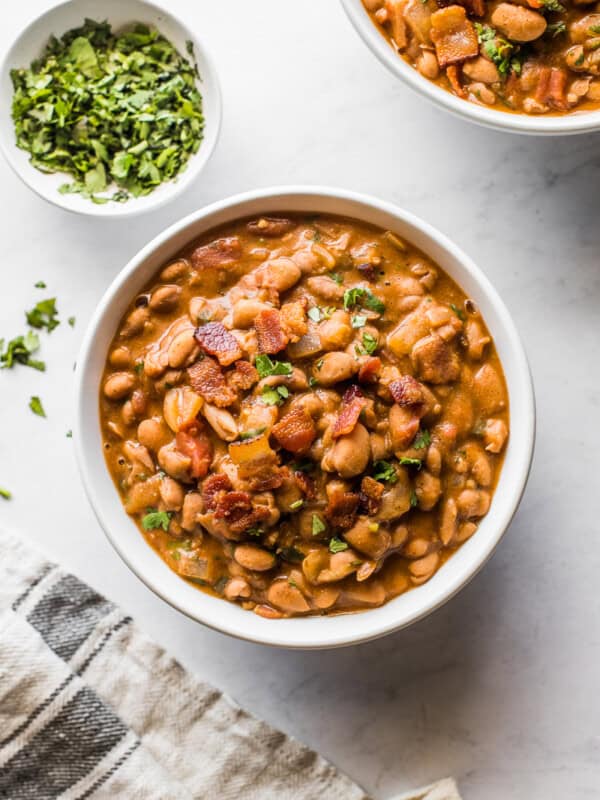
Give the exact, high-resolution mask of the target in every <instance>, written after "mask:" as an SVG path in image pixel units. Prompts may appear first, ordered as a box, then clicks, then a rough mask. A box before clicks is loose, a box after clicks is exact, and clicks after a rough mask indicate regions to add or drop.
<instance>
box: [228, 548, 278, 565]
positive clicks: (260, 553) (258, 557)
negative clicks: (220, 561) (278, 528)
mask: <svg viewBox="0 0 600 800" xmlns="http://www.w3.org/2000/svg"><path fill="white" fill-rule="evenodd" d="M233 557H234V558H235V560H236V561H237V563H238V564H239V565H240V566H241V567H244V569H248V570H250V571H251V572H267V571H268V570H270V569H273V567H274V566H275V563H276V558H275V556H274V555H273V553H269V551H268V550H263V548H262V547H258V546H257V545H255V544H239V545H238V546H237V547H236V548H235V550H234V553H233Z"/></svg>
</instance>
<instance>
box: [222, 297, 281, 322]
mask: <svg viewBox="0 0 600 800" xmlns="http://www.w3.org/2000/svg"><path fill="white" fill-rule="evenodd" d="M271 308H273V306H271V305H269V304H268V303H262V302H261V301H260V300H256V299H255V298H249V299H241V300H238V301H237V303H235V304H234V306H233V308H232V317H231V319H232V322H233V327H234V328H251V327H252V326H253V325H254V320H255V319H256V317H257V316H258V315H259V314H260V312H261V311H268V310H269V309H271Z"/></svg>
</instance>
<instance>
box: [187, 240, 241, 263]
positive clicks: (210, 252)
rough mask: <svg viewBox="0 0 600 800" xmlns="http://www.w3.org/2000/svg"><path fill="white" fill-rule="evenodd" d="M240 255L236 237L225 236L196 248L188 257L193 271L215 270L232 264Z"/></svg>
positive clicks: (238, 242)
mask: <svg viewBox="0 0 600 800" xmlns="http://www.w3.org/2000/svg"><path fill="white" fill-rule="evenodd" d="M241 255H242V245H241V243H240V240H239V239H238V237H237V236H227V237H225V238H223V239H215V240H214V242H209V243H208V244H205V245H202V246H201V247H197V248H196V249H195V250H194V252H193V253H192V255H191V256H190V261H191V262H192V266H193V268H194V269H198V270H203V269H216V268H217V267H226V266H228V265H230V264H234V263H235V262H236V261H238V260H239V259H240V257H241Z"/></svg>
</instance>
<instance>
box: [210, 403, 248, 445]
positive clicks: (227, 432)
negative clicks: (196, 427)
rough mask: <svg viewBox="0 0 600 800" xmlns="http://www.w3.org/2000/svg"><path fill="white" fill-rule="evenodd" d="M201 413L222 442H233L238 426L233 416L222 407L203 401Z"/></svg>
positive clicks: (236, 435)
mask: <svg viewBox="0 0 600 800" xmlns="http://www.w3.org/2000/svg"><path fill="white" fill-rule="evenodd" d="M202 414H203V415H204V417H205V418H206V421H207V422H208V424H209V425H210V427H211V428H212V429H213V430H214V432H215V433H216V434H217V436H218V437H219V439H222V440H223V441H224V442H233V441H234V440H235V439H237V437H238V433H239V431H238V426H237V423H236V421H235V419H234V418H233V416H232V415H231V414H230V413H229V411H227V410H226V409H224V408H217V406H213V405H211V404H210V403H205V404H204V406H203V408H202Z"/></svg>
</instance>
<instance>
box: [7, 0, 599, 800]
mask: <svg viewBox="0 0 600 800" xmlns="http://www.w3.org/2000/svg"><path fill="white" fill-rule="evenodd" d="M48 5H50V3H49V2H45V1H44V0H28V2H27V3H21V4H10V5H7V7H6V8H5V9H4V10H3V23H2V26H1V29H0V46H2V48H4V47H5V46H6V45H7V44H8V43H9V41H10V39H11V37H12V36H13V35H14V34H15V33H16V32H17V31H18V30H19V29H20V27H21V26H23V25H24V24H25V23H26V22H27V21H28V20H29V19H30V18H32V17H33V15H34V14H36V13H38V12H39V11H41V10H42V9H43V8H45V7H46V6H48ZM170 5H171V6H172V8H174V9H175V10H176V11H179V13H180V14H182V15H185V16H186V18H187V19H189V20H190V21H192V23H194V25H195V26H196V27H197V29H198V31H199V32H200V33H201V34H202V35H203V36H204V37H206V39H207V40H208V41H210V43H211V44H212V50H213V52H214V56H215V58H216V61H217V67H218V69H219V71H220V75H221V78H222V86H223V92H224V102H225V116H224V127H223V133H222V139H221V142H220V144H219V145H218V148H217V151H216V153H215V155H214V157H213V159H212V161H211V163H210V164H209V167H208V169H207V170H206V172H205V173H204V176H203V178H202V180H201V181H199V182H198V185H197V186H195V187H194V188H193V189H191V190H190V191H188V193H187V194H186V195H184V196H182V197H181V198H180V199H179V200H177V201H176V202H175V203H174V204H173V205H170V206H168V207H167V208H166V209H163V210H161V211H159V212H156V213H154V214H152V215H149V216H146V217H144V218H141V219H134V220H130V221H127V222H126V223H119V222H99V221H95V220H92V219H81V218H76V217H74V216H70V215H68V214H67V213H66V212H63V211H60V210H58V209H55V208H53V207H50V206H48V205H46V204H44V203H43V202H42V201H41V200H38V199H37V198H36V197H35V196H34V195H32V194H31V193H30V191H29V190H28V189H26V188H25V187H24V186H23V185H21V183H20V182H19V181H18V180H17V178H15V177H14V176H13V174H12V173H11V172H10V171H9V169H8V168H7V167H6V165H5V164H4V163H3V162H2V163H0V200H1V210H2V213H1V214H0V236H1V242H2V259H1V260H2V264H1V267H0V269H1V270H2V286H1V289H0V336H2V335H8V336H12V335H15V334H16V333H18V332H20V331H21V329H23V328H24V325H23V309H24V308H26V307H30V306H31V305H32V304H33V302H34V301H36V300H39V299H41V298H42V297H43V296H47V295H48V294H49V293H51V294H53V295H54V294H56V295H57V296H58V305H59V307H60V310H61V312H62V315H63V319H65V318H66V317H67V316H69V315H71V314H76V315H77V325H76V327H75V329H74V330H72V329H71V328H69V327H68V326H67V325H66V324H63V325H61V327H60V328H59V329H57V330H56V331H55V332H54V333H53V334H52V335H51V337H49V338H48V337H43V357H44V358H45V359H46V360H47V362H48V371H47V372H46V373H45V374H43V375H41V374H38V373H37V372H34V371H33V370H27V369H24V368H23V369H16V370H14V371H13V372H8V371H5V372H2V373H0V411H1V415H0V485H4V486H7V487H8V488H10V489H11V490H12V491H13V493H14V499H13V500H12V501H11V502H1V504H0V524H2V525H7V526H10V527H12V528H15V529H17V530H19V531H21V532H22V533H23V536H27V537H29V538H31V539H33V540H35V541H36V542H37V543H38V544H39V545H41V546H42V547H43V548H44V549H45V550H46V551H47V552H48V553H49V554H50V555H51V556H52V557H54V558H56V559H59V560H60V561H62V562H63V563H64V564H65V565H66V566H67V567H68V568H70V569H72V570H74V571H75V572H77V573H78V574H79V575H81V576H82V577H83V578H85V579H87V580H88V581H89V582H91V583H92V584H93V585H94V586H95V587H97V588H98V589H100V590H101V591H102V592H105V593H106V594H107V595H109V596H110V597H111V598H113V599H114V600H116V601H117V602H119V603H120V604H122V606H123V607H125V608H126V609H127V610H128V611H130V612H131V613H132V614H133V615H135V617H137V619H138V620H139V622H140V623H141V624H142V626H143V627H144V628H145V629H146V630H147V631H148V632H149V633H150V634H151V635H152V636H154V637H155V638H156V639H157V640H159V641H160V642H162V643H163V644H164V645H166V646H167V647H168V648H170V650H171V651H172V652H173V653H174V654H176V655H177V656H178V657H179V658H180V659H181V660H182V661H183V663H184V664H186V665H187V666H188V667H191V668H192V669H194V670H195V671H196V672H197V673H198V674H199V675H201V676H203V677H204V678H206V679H208V680H210V681H213V682H214V683H216V684H217V685H219V686H220V687H222V688H223V689H225V690H226V691H227V692H229V693H230V694H231V695H232V696H234V697H235V698H236V699H237V700H238V701H239V702H240V703H242V704H243V705H245V706H246V707H247V708H248V709H250V710H251V711H253V712H255V713H256V714H259V715H260V716H262V717H264V718H266V719H267V720H269V721H270V722H272V723H274V724H275V725H278V726H280V727H282V728H283V729H285V730H286V731H288V732H291V733H293V734H295V735H296V736H298V737H299V738H301V739H302V740H304V741H305V742H307V743H308V744H310V745H311V746H313V747H315V748H318V749H319V750H321V751H322V752H323V753H324V754H325V755H326V756H328V757H329V758H331V759H332V760H333V761H334V762H335V763H337V764H338V765H339V766H340V767H342V768H344V769H345V770H346V771H347V772H349V773H350V774H351V775H352V776H353V777H354V778H356V779H357V780H358V781H359V782H360V783H362V784H363V785H364V786H365V788H366V789H368V790H369V791H371V792H372V793H373V794H374V795H375V796H376V797H377V798H386V797H388V796H389V795H391V794H393V793H394V792H396V791H401V790H403V789H407V788H409V787H411V786H414V785H417V784H420V783H424V782H426V781H429V780H431V779H434V778H436V777H441V776H443V775H446V774H453V775H455V776H456V777H457V778H458V780H459V782H460V785H461V787H462V790H463V792H464V797H465V798H466V800H507V799H508V798H512V800H531V799H532V798H545V799H546V798H547V799H548V800H551V799H553V798H561V799H562V798H569V800H579V799H580V798H581V799H582V800H583V798H598V796H600V702H599V700H598V666H599V662H600V628H599V626H598V613H599V611H600V591H599V588H598V587H599V577H598V576H599V575H600V541H599V538H598V533H599V527H598V518H599V516H600V514H599V511H600V508H599V497H600V491H599V486H598V466H597V465H598V455H599V453H600V426H599V425H598V418H599V404H600V393H599V386H600V384H599V381H598V364H599V363H600V348H599V346H598V341H599V338H600V337H599V334H600V324H599V321H598V320H599V311H598V309H599V306H600V278H599V275H600V265H599V263H598V246H599V245H600V227H599V226H598V210H597V209H598V182H599V180H600V167H599V165H600V136H598V137H594V136H589V137H580V138H571V139H566V138H559V139H554V140H549V139H546V140H542V139H535V138H517V137H513V136H509V135H503V134H498V133H493V132H490V131H488V130H484V129H479V128H476V127H473V126H470V125H468V124H466V123H464V122H461V121H458V120H455V119H453V118H451V117H448V116H446V115H444V114H443V113H442V112H439V111H437V110H436V109H434V108H432V107H430V106H429V105H428V104H426V102H425V101H424V100H422V99H420V98H419V97H417V96H415V95H413V94H412V93H410V92H409V90H408V89H405V88H404V87H403V86H402V85H400V84H399V83H397V82H396V81H395V80H394V79H393V78H392V77H391V76H390V75H388V74H387V72H386V71H385V70H384V69H383V67H381V66H380V64H379V63H378V62H376V60H375V59H374V57H372V56H371V54H370V53H369V52H368V51H367V50H366V49H365V48H364V46H363V45H362V43H361V42H360V41H359V39H358V37H357V36H356V34H355V33H354V31H353V30H352V29H351V28H350V25H349V23H348V22H347V20H346V18H345V17H344V15H343V13H342V11H341V8H340V6H339V5H338V3H337V2H336V1H335V0H306V2H304V3H302V4H301V6H299V5H298V4H292V3H291V2H290V0H283V1H282V0H259V2H255V3H248V2H244V0H230V2H228V3H223V2H220V3H217V2H213V3H209V2H207V0H204V2H192V1H191V0H172V2H171V3H170ZM101 8H102V3H101V2H99V3H98V10H99V15H101ZM289 182H304V183H328V184H333V185H336V184H337V185H340V186H344V187H349V188H355V189H359V190H363V191H367V192H372V193H374V194H378V195H380V196H382V197H384V198H386V199H389V200H393V201H396V202H398V203H399V204H401V205H403V206H405V207H407V208H409V209H410V210H412V211H414V212H416V213H417V214H420V215H422V216H423V217H425V218H426V219H428V220H429V221H430V222H432V223H433V224H434V225H437V226H438V227H440V228H441V229H442V230H443V231H445V232H446V233H448V234H449V235H450V236H452V237H453V238H454V239H455V240H456V241H457V242H458V243H459V244H460V245H461V246H463V247H464V248H465V249H466V250H467V251H468V252H469V253H470V254H471V255H472V256H473V257H474V258H475V259H476V260H477V261H478V262H479V263H480V264H481V266H482V267H483V268H484V269H485V270H486V271H487V273H488V275H489V276H490V278H491V279H492V281H493V282H494V283H495V285H496V287H497V288H498V289H499V290H500V292H501V294H502V295H503V297H504V298H505V300H506V302H507V304H508V306H509V308H510V309H511V311H512V313H513V314H514V317H515V319H516V321H517V324H518V326H519V328H520V330H521V333H522V335H523V338H524V340H525V344H526V347H527V350H528V353H529V356H530V359H531V364H532V369H533V373H534V378H535V382H536V388H537V399H538V411H539V429H538V445H537V455H536V460H535V464H534V469H533V472H532V475H531V480H530V482H529V487H528V491H527V493H526V496H525V499H524V501H523V504H522V506H521V509H520V511H519V513H518V515H517V518H516V520H515V522H514V524H513V525H512V527H511V529H510V531H509V533H508V534H507V536H506V537H505V539H504V541H503V542H502V544H501V546H500V547H499V549H498V551H497V553H496V555H495V556H494V558H493V559H492V561H491V562H490V563H489V564H488V566H487V567H486V568H485V569H484V570H483V571H482V572H481V573H480V575H479V576H478V577H477V578H476V579H475V580H474V581H473V582H472V583H471V585H470V586H469V587H468V588H467V589H465V590H464V591H463V592H462V593H461V594H460V595H459V596H458V597H457V598H455V599H454V600H453V601H452V602H450V603H449V604H448V605H447V606H446V607H445V608H443V609H442V610H440V611H438V612H437V613H436V614H434V615H433V616H432V617H430V618H429V619H428V620H426V621H424V622H422V623H420V624H418V625H416V626H414V627H413V628H412V629H410V630H408V631H405V632H402V633H399V634H397V635H394V636H390V637H388V638H387V639H384V640H380V641H378V642H375V643H373V644H369V645H364V646H360V647H354V648H350V649H347V650H344V651H334V652H321V653H318V652H313V653H304V654H303V653H290V652H284V651H273V650H269V649H266V648H263V647H259V646H253V645H250V644H245V643H241V642H237V641H234V640H232V639H229V638H226V637H224V636H222V635H220V634H217V633H213V632H211V631H208V630H205V629H204V628H202V627H201V626H199V625H197V624H194V623H192V622H190V621H189V620H187V619H185V618H184V617H182V616H181V615H179V614H178V613H176V612H175V611H173V610H171V609H170V608H168V607H167V606H166V605H164V604H163V603H162V602H161V601H159V600H158V599H157V598H155V597H154V596H153V595H152V594H151V593H150V592H149V590H147V589H146V588H145V587H144V586H143V585H142V584H141V583H140V582H139V581H138V580H137V579H136V578H134V577H133V576H132V575H130V574H129V573H128V571H127V569H126V568H125V566H124V565H123V564H122V563H121V562H120V560H119V559H118V557H117V556H116V554H115V553H114V552H113V551H112V549H111V548H110V547H109V545H108V544H107V542H106V541H105V539H104V536H103V534H102V532H101V530H100V529H99V527H98V525H97V523H96V521H95V519H94V517H93V515H92V512H91V510H90V508H89V507H88V504H87V502H86V499H85V497H84V495H83V491H82V489H81V487H80V484H79V479H78V475H77V471H76V467H75V464H74V459H73V454H72V452H71V450H72V448H71V440H70V439H68V438H66V437H65V433H66V431H67V430H68V429H69V428H70V427H71V419H72V411H71V406H72V371H71V370H72V365H73V361H74V359H75V357H76V352H77V348H78V344H79V341H80V338H81V336H82V333H83V330H84V327H85V325H86V322H87V320H88V318H89V316H90V314H91V312H92V310H93V308H94V305H95V303H96V301H97V299H98V298H99V297H100V295H101V293H102V292H103V290H104V289H105V287H106V286H107V285H108V284H109V282H110V281H111V280H112V278H113V277H114V275H115V274H116V273H117V271H118V270H119V269H120V268H121V267H122V266H123V264H124V263H125V262H126V261H127V259H128V258H129V257H130V256H131V255H132V254H133V253H135V251H136V250H137V249H138V248H139V247H140V246H141V245H142V244H144V243H145V242H146V241H147V240H148V239H149V238H150V237H151V236H152V235H154V234H155V233H156V232H158V231H159V230H161V229H162V228H164V227H165V226H166V225H168V224H169V223H171V222H173V221H175V220H176V219H178V218H179V217H180V216H182V215H183V214H186V213H188V212H189V211H192V210H193V209H195V208H197V207H199V206H201V205H202V204H204V203H206V202H208V201H212V200H215V199H218V198H221V197H224V196H227V195H229V194H233V193H235V192H237V191H239V190H243V189H248V188H251V187H255V186H266V185H269V184H277V183H289ZM40 279H43V280H45V281H46V283H47V284H48V291H47V292H41V291H40V290H38V289H34V288H33V284H34V283H35V282H36V281H37V280H40ZM32 394H39V395H40V396H41V397H42V399H43V401H44V404H45V406H46V410H47V413H48V419H47V420H44V419H40V418H38V417H35V416H33V414H31V412H30V411H29V410H28V408H27V403H28V400H29V397H30V395H32Z"/></svg>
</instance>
